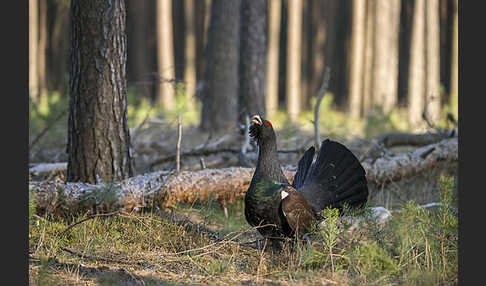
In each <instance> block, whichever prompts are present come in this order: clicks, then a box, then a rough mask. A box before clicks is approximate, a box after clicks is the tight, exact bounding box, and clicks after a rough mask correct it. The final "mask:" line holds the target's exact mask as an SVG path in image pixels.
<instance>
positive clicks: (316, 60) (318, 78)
mask: <svg viewBox="0 0 486 286" xmlns="http://www.w3.org/2000/svg"><path fill="white" fill-rule="evenodd" d="M311 3H312V13H311V17H312V57H311V58H312V61H311V65H312V79H311V83H310V87H309V89H310V91H309V92H310V93H311V94H310V95H311V96H315V95H316V94H317V92H318V90H319V87H320V86H321V84H322V79H323V75H324V64H325V61H326V58H325V57H324V51H325V45H326V34H327V32H326V31H327V22H326V18H325V17H323V16H322V13H323V12H324V11H326V10H327V7H326V1H322V0H313V1H312V2H311ZM331 72H332V71H331Z"/></svg>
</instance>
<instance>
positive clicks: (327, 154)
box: [293, 139, 368, 214]
mask: <svg viewBox="0 0 486 286" xmlns="http://www.w3.org/2000/svg"><path fill="white" fill-rule="evenodd" d="M312 151H313V150H312ZM310 153H311V152H310V150H308V151H307V152H306V153H305V154H304V156H303V157H302V159H301V160H300V161H299V167H298V170H297V173H296V179H294V183H293V185H294V187H295V188H297V189H298V190H299V191H301V192H302V194H303V196H304V198H305V199H306V200H307V202H308V203H309V204H310V205H311V207H312V208H313V210H314V212H315V213H316V214H319V213H320V212H321V211H322V210H323V209H324V208H326V207H327V206H331V207H336V208H342V207H343V205H344V204H346V205H348V206H350V207H359V206H362V205H364V204H365V203H366V201H367V198H368V187H367V182H366V172H365V170H364V168H363V166H361V164H360V162H359V161H358V159H357V158H356V156H354V154H353V153H352V152H351V151H350V150H349V149H348V148H346V147H345V146H344V145H342V144H341V143H338V142H335V141H331V140H329V139H326V140H324V141H323V142H322V144H321V148H320V150H319V153H318V155H317V158H316V160H315V161H314V162H313V163H312V164H310V163H309V162H308V161H309V156H310V158H311V161H312V156H313V154H314V152H312V154H310ZM301 168H302V169H301ZM297 175H299V176H297Z"/></svg>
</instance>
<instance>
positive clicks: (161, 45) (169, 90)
mask: <svg viewBox="0 0 486 286" xmlns="http://www.w3.org/2000/svg"><path fill="white" fill-rule="evenodd" d="M156 9H157V14H156V15H157V16H156V17H157V19H156V21H157V70H158V73H159V77H160V78H159V85H158V86H159V88H158V99H159V101H160V103H161V105H162V106H163V107H164V108H165V109H167V110H172V109H174V107H175V99H174V94H175V82H174V80H175V64H174V42H173V36H172V33H173V26H172V24H173V23H172V0H157V2H156Z"/></svg>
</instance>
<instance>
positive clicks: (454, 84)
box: [450, 0, 459, 118]
mask: <svg viewBox="0 0 486 286" xmlns="http://www.w3.org/2000/svg"><path fill="white" fill-rule="evenodd" d="M458 10H459V6H458V0H453V11H452V43H451V87H450V104H451V107H452V112H453V114H454V115H455V116H456V118H457V116H458V98H459V89H458V83H459V66H458V51H459V41H458V29H459V27H458V21H457V20H458Z"/></svg>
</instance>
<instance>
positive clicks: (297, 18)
mask: <svg viewBox="0 0 486 286" xmlns="http://www.w3.org/2000/svg"><path fill="white" fill-rule="evenodd" d="M288 5H289V6H288V19H289V20H288V26H287V27H288V28H287V30H288V38H287V87H286V89H287V90H286V96H287V102H286V103H287V112H288V114H289V116H290V119H291V120H292V121H295V120H296V119H297V116H298V115H299V113H300V105H301V104H300V100H301V99H300V98H301V87H302V78H301V63H302V0H289V1H288Z"/></svg>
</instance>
